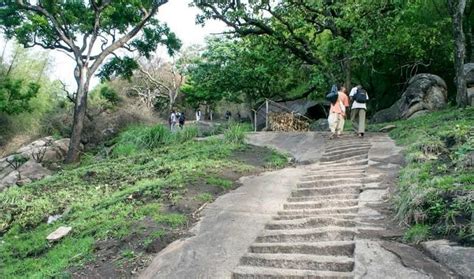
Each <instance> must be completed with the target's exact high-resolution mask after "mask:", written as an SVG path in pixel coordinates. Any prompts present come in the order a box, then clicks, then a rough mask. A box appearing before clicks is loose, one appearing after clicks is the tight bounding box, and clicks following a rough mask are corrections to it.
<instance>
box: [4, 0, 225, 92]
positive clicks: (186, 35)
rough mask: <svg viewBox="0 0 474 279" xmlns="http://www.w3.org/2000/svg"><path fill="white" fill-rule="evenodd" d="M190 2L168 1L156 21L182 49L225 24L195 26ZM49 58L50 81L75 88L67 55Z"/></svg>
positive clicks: (160, 52)
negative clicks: (175, 38)
mask: <svg viewBox="0 0 474 279" xmlns="http://www.w3.org/2000/svg"><path fill="white" fill-rule="evenodd" d="M191 1H192V0H169V2H168V3H166V4H164V5H163V6H161V7H160V9H159V11H158V19H159V20H160V21H161V22H165V23H167V24H168V26H169V27H170V29H171V31H173V32H174V33H176V35H177V36H178V38H179V39H180V40H181V41H182V42H183V48H185V47H187V46H190V45H194V44H203V43H204V41H205V37H206V36H208V35H211V34H215V33H220V32H222V31H224V29H225V24H223V23H222V22H218V21H209V22H206V25H205V26H204V27H202V26H201V25H196V24H195V19H196V15H197V14H198V13H199V9H197V8H195V7H189V3H191ZM4 44H5V43H4V40H3V39H0V46H2V47H3V46H4ZM157 55H159V56H167V55H166V49H165V48H163V47H161V48H159V49H158V50H157ZM50 56H51V57H52V58H53V62H52V64H53V65H52V67H51V72H50V77H51V78H52V79H60V80H62V81H63V82H65V83H66V84H67V85H68V87H69V89H70V90H74V89H75V88H76V85H75V81H74V76H73V70H74V66H75V65H74V62H73V60H72V59H71V58H70V57H68V56H67V55H65V54H63V53H61V52H59V51H54V50H53V51H50ZM98 83H99V80H98V79H97V78H94V79H93V80H92V81H91V87H90V89H92V88H93V87H94V86H95V85H97V84H98Z"/></svg>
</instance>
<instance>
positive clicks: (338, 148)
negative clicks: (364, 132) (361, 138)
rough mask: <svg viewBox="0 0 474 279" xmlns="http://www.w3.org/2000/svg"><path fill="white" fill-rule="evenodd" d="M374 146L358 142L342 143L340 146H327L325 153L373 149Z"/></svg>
mask: <svg viewBox="0 0 474 279" xmlns="http://www.w3.org/2000/svg"><path fill="white" fill-rule="evenodd" d="M371 147H372V145H371V144H370V143H364V144H361V143H358V142H353V143H341V144H338V145H334V146H327V147H326V148H325V149H324V152H334V151H344V150H347V149H350V148H371Z"/></svg>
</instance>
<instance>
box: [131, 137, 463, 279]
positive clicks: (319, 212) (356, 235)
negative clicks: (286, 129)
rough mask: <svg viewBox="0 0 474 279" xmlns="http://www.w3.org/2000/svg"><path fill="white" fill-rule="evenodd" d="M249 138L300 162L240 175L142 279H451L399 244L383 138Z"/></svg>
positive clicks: (392, 159)
mask: <svg viewBox="0 0 474 279" xmlns="http://www.w3.org/2000/svg"><path fill="white" fill-rule="evenodd" d="M327 137H328V135H327V134H326V133H268V132H267V133H253V134H250V135H249V137H248V141H249V143H252V144H255V145H265V146H271V147H274V148H277V149H279V150H281V151H285V152H288V153H290V154H291V155H292V156H293V157H294V158H295V159H296V161H297V162H299V163H301V164H298V166H296V167H289V168H285V169H283V170H278V171H273V172H266V173H264V174H261V175H257V176H251V177H245V178H242V179H241V180H240V182H241V183H242V186H241V187H239V188H238V189H236V190H235V191H232V192H231V193H229V194H226V195H224V196H222V197H220V198H218V199H217V200H216V201H215V202H214V203H212V204H210V205H209V206H208V207H207V208H206V209H205V210H204V211H203V213H202V218H201V220H200V221H199V222H198V223H197V225H196V226H195V227H194V228H193V229H192V230H191V234H192V236H191V237H189V238H186V239H181V240H178V241H176V242H174V243H172V244H171V245H169V246H168V247H167V248H165V249H164V250H163V251H161V252H160V253H159V254H158V255H157V256H156V257H155V258H154V260H153V262H152V263H151V264H150V266H149V267H148V268H147V269H146V270H145V271H144V272H143V273H142V274H141V275H140V277H141V278H235V279H246V278H457V277H456V275H455V274H454V273H452V272H451V271H450V270H449V269H447V268H446V267H444V266H442V265H441V264H439V263H437V262H435V261H433V260H432V259H431V258H429V257H428V256H426V255H425V254H423V253H422V252H421V251H419V250H417V249H415V248H413V247H411V246H408V245H406V244H402V243H400V241H399V240H400V238H401V237H402V235H403V234H402V228H400V226H399V225H398V223H396V222H395V221H394V219H393V216H392V211H391V209H390V202H389V198H390V196H391V192H392V191H393V189H394V186H395V183H396V181H397V175H398V171H399V169H400V165H401V162H402V161H403V158H402V156H401V153H400V152H401V149H400V148H399V147H397V146H395V144H394V142H393V141H392V140H391V139H390V138H389V137H388V136H387V135H384V134H368V135H367V136H366V137H365V138H357V137H354V136H352V135H345V136H343V137H342V138H341V139H337V140H332V141H329V140H327Z"/></svg>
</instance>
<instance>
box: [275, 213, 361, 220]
mask: <svg viewBox="0 0 474 279" xmlns="http://www.w3.org/2000/svg"><path fill="white" fill-rule="evenodd" d="M313 217H317V218H325V217H334V218H339V219H347V220H354V219H356V218H357V217H358V214H357V213H338V214H335V213H330V214H320V215H317V216H315V215H310V214H300V215H278V216H273V217H272V219H273V220H277V221H278V220H297V219H306V218H313Z"/></svg>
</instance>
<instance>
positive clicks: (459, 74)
mask: <svg viewBox="0 0 474 279" xmlns="http://www.w3.org/2000/svg"><path fill="white" fill-rule="evenodd" d="M448 4H449V7H450V10H451V18H452V21H453V35H454V43H455V52H454V68H455V72H456V80H455V81H456V103H457V105H458V107H466V105H467V89H466V77H465V75H464V58H465V55H466V47H465V38H464V32H463V26H462V24H463V23H462V21H463V15H464V9H465V7H466V0H449V2H448Z"/></svg>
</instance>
